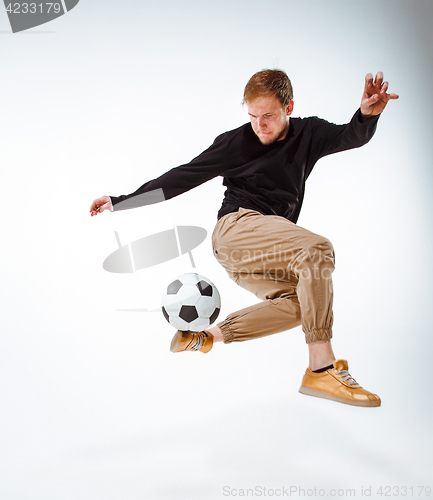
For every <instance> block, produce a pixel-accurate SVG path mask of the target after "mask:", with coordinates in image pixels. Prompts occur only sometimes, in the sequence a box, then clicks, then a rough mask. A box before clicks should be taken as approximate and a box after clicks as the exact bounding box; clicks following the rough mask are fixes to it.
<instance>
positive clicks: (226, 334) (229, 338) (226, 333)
mask: <svg viewBox="0 0 433 500" xmlns="http://www.w3.org/2000/svg"><path fill="white" fill-rule="evenodd" d="M217 326H218V328H219V329H220V330H221V333H222V334H223V342H224V344H230V343H231V342H233V340H234V334H233V331H232V329H231V328H230V326H229V325H228V324H227V321H223V322H221V323H218V325H217Z"/></svg>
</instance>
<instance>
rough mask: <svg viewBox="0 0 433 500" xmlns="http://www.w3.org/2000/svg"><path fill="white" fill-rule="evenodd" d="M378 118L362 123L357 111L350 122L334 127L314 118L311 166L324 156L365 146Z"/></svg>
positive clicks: (359, 111) (373, 131)
mask: <svg viewBox="0 0 433 500" xmlns="http://www.w3.org/2000/svg"><path fill="white" fill-rule="evenodd" d="M379 116H380V115H377V116H374V117H372V118H369V119H367V120H366V121H362V117H361V110H360V109H358V110H357V111H356V113H355V114H354V115H353V117H352V119H351V120H350V122H349V123H347V124H345V125H335V124H334V123H330V122H327V121H325V120H322V119H320V118H316V123H315V125H314V127H313V134H312V136H313V146H312V148H311V150H312V151H313V152H314V158H313V161H312V164H314V163H315V162H316V161H317V160H318V159H319V158H322V157H324V156H327V155H330V154H333V153H338V152H340V151H347V150H348V149H354V148H359V147H361V146H363V145H364V144H367V142H369V141H370V139H371V138H372V137H373V135H374V133H375V131H376V127H377V122H378V120H379ZM309 173H310V172H308V174H309Z"/></svg>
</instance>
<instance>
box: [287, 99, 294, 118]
mask: <svg viewBox="0 0 433 500" xmlns="http://www.w3.org/2000/svg"><path fill="white" fill-rule="evenodd" d="M294 105H295V103H294V102H293V99H292V100H291V101H290V102H289V104H288V105H287V112H286V115H287V116H290V115H291V114H292V113H293V107H294Z"/></svg>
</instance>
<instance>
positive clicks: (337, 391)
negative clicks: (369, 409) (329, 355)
mask: <svg viewBox="0 0 433 500" xmlns="http://www.w3.org/2000/svg"><path fill="white" fill-rule="evenodd" d="M348 368H349V367H348V364H347V361H346V360H345V359H338V360H337V361H334V368H330V369H329V370H326V371H324V372H321V373H314V372H312V371H311V370H310V369H309V368H307V371H306V372H305V375H304V378H303V379H302V385H301V387H300V388H299V392H300V393H301V394H306V395H307V396H316V397H317V398H325V399H331V400H332V401H338V402H339V403H345V404H347V405H354V406H380V398H379V396H377V395H376V394H373V393H371V392H368V391H366V390H365V389H363V388H362V387H361V386H360V385H359V384H358V382H357V381H356V380H355V379H354V378H353V377H352V376H351V375H350V373H349V372H348Z"/></svg>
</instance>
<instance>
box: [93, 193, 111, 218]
mask: <svg viewBox="0 0 433 500" xmlns="http://www.w3.org/2000/svg"><path fill="white" fill-rule="evenodd" d="M104 210H111V211H113V205H112V203H111V198H110V197H109V196H101V198H98V199H96V200H94V201H93V203H92V205H91V206H90V215H91V216H92V217H93V216H94V215H98V214H100V213H102V212H103V211H104Z"/></svg>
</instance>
